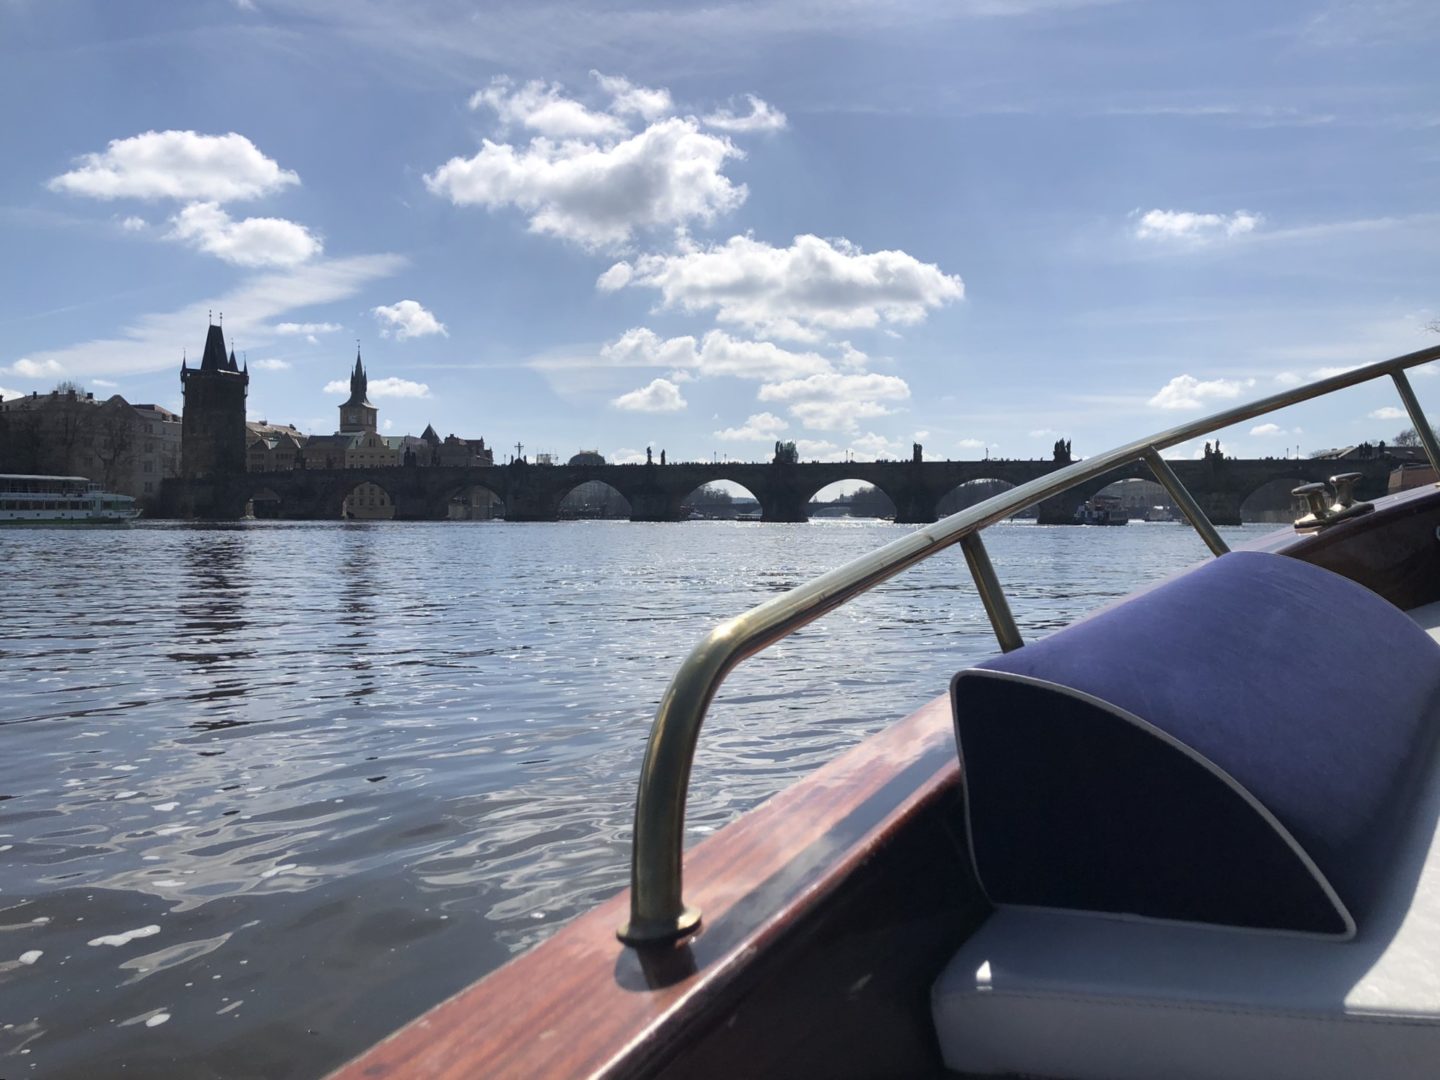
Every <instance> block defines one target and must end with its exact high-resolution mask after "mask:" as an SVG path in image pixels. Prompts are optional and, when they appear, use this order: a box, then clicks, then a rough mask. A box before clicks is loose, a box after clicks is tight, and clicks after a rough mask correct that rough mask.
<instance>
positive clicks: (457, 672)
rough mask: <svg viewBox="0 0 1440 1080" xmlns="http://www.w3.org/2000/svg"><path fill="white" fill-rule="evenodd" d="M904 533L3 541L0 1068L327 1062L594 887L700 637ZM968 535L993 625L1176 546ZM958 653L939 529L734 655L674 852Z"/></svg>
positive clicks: (1087, 593)
mask: <svg viewBox="0 0 1440 1080" xmlns="http://www.w3.org/2000/svg"><path fill="white" fill-rule="evenodd" d="M1268 528H1271V526H1246V527H1243V528H1240V529H1222V530H1221V532H1222V534H1223V535H1226V536H1227V537H1229V538H1230V539H1231V541H1232V542H1236V541H1239V540H1243V539H1245V538H1248V537H1253V536H1256V535H1260V534H1263V532H1264V531H1266V530H1267V529H1268ZM907 531H908V527H906V526H896V525H893V524H889V523H885V522H862V521H828V522H820V521H817V522H813V523H811V524H809V525H761V524H757V523H745V522H728V523H727V522H686V523H682V524H678V525H665V524H660V525H645V524H630V523H625V522H573V523H561V524H536V525H515V524H505V523H498V522H497V523H484V524H467V523H453V524H452V523H413V524H397V523H389V522H385V523H374V524H362V523H281V522H251V523H245V524H240V525H235V526H209V527H205V526H192V525H181V524H168V523H161V522H154V523H146V524H143V525H138V526H135V527H132V528H129V529H123V530H115V531H89V530H7V531H4V532H0V573H3V589H4V596H5V607H4V610H5V618H4V620H3V622H0V686H3V695H0V1076H5V1077H7V1078H10V1077H21V1076H37V1077H47V1078H48V1077H77V1078H78V1077H95V1076H102V1075H103V1076H113V1075H134V1076H140V1077H147V1078H168V1077H177V1078H178V1077H184V1078H197V1077H227V1078H234V1077H267V1078H277V1077H297V1078H309V1077H316V1076H319V1075H321V1074H323V1073H324V1072H325V1071H326V1070H327V1069H329V1068H331V1067H333V1066H335V1065H338V1064H340V1063H341V1062H342V1061H344V1060H345V1059H347V1058H348V1057H350V1056H352V1055H353V1054H355V1053H357V1052H358V1051H360V1050H361V1049H363V1048H365V1047H366V1046H368V1045H370V1044H371V1043H372V1042H374V1041H376V1040H378V1039H379V1038H381V1037H382V1036H383V1035H385V1034H386V1033H388V1032H389V1031H390V1030H392V1029H393V1028H395V1027H396V1026H398V1025H400V1024H401V1023H403V1022H404V1021H406V1020H408V1019H410V1018H412V1017H414V1016H416V1015H417V1014H419V1013H420V1012H422V1011H423V1010H424V1009H426V1008H427V1007H429V1006H430V1005H433V1004H435V1003H437V1002H438V1001H440V1000H441V999H443V998H444V997H446V996H448V995H450V994H451V993H453V992H454V991H456V990H458V989H460V988H461V987H462V986H464V985H465V984H467V983H468V982H470V981H472V980H473V979H475V978H477V977H479V976H480V975H482V974H484V973H485V972H486V971H489V970H492V969H493V968H495V967H497V966H498V965H500V964H501V963H503V962H504V961H505V960H506V959H508V958H509V957H510V956H512V955H514V954H515V953H517V952H519V951H521V950H523V949H525V948H527V947H528V946H530V945H532V944H534V943H535V942H537V941H539V940H541V939H542V938H544V937H545V936H546V935H547V934H549V933H550V932H552V931H553V929H554V928H555V927H556V926H558V925H560V924H561V923H563V922H564V921H565V920H566V919H567V918H569V917H571V916H573V915H574V914H576V913H577V912H579V911H581V910H584V909H585V908H587V907H589V906H591V905H592V904H594V903H595V902H596V901H598V900H600V899H602V898H604V897H606V896H608V895H610V894H612V893H614V892H615V891H616V890H617V889H618V888H620V887H621V886H622V885H623V884H624V883H625V881H626V874H627V868H626V860H627V857H628V846H627V843H628V836H629V831H630V815H631V805H632V800H633V797H634V784H635V778H636V775H637V772H638V769H639V763H640V758H641V755H642V753H643V750H644V741H645V737H646V734H647V732H648V728H649V723H650V720H651V718H652V715H653V711H654V706H655V703H656V701H657V700H658V699H659V697H660V695H661V693H662V691H663V690H664V687H665V684H666V682H667V681H668V679H669V677H670V675H671V674H672V673H673V671H674V669H675V667H676V666H677V664H678V663H679V662H680V660H681V659H682V658H683V656H684V654H685V652H686V651H687V650H688V649H689V648H690V646H691V645H693V644H694V643H695V642H696V641H697V640H698V639H699V638H700V637H701V636H702V635H703V634H704V632H705V631H706V630H707V629H708V628H709V627H710V626H711V625H713V624H714V623H715V622H717V621H719V620H720V619H722V618H725V617H727V616H730V615H733V614H736V613H738V612H739V611H742V610H744V609H745V608H747V607H749V606H752V605H753V604H755V603H758V602H760V601H761V600H763V599H765V598H767V597H769V596H771V595H773V594H775V593H776V592H779V591H782V590H784V589H787V588H790V587H791V586H793V585H796V584H798V583H800V582H802V581H804V580H805V579H807V578H809V577H811V576H813V575H815V574H818V573H820V572H822V571H824V570H826V569H829V568H831V567H833V566H836V565H838V564H840V563H842V562H844V561H846V560H847V559H850V558H853V557H855V556H858V555H860V554H863V553H864V552H866V551H869V550H871V549H873V548H874V547H876V546H878V545H880V544H881V543H883V542H885V541H888V540H890V539H892V538H894V537H897V536H900V535H903V534H904V533H905V532H907ZM986 536H987V544H988V547H989V549H990V553H991V556H992V559H993V561H994V563H995V565H996V569H997V571H998V573H999V576H1000V578H1001V580H1002V582H1004V584H1005V586H1006V588H1007V592H1008V595H1009V597H1010V602H1011V606H1012V608H1013V610H1014V613H1015V616H1016V619H1017V621H1018V623H1019V624H1020V627H1021V630H1022V632H1023V633H1025V634H1026V635H1027V637H1036V636H1040V635H1043V634H1045V633H1048V632H1050V631H1051V630H1053V629H1054V628H1056V627H1059V626H1061V625H1064V624H1065V623H1066V622H1068V621H1070V620H1071V619H1073V618H1074V617H1075V616H1077V615H1079V614H1082V613H1084V612H1086V611H1088V610H1090V609H1092V608H1094V607H1095V606H1096V605H1098V604H1099V603H1101V602H1103V601H1104V600H1106V599H1108V598H1111V597H1114V596H1118V595H1121V594H1123V593H1125V592H1127V591H1129V590H1130V589H1132V588H1134V587H1136V586H1137V585H1139V584H1141V583H1143V582H1145V581H1148V580H1152V579H1154V578H1156V577H1159V576H1161V575H1164V574H1167V573H1170V572H1172V571H1174V570H1176V569H1178V568H1180V567H1182V566H1184V565H1186V564H1188V563H1191V562H1194V561H1196V560H1198V559H1200V558H1203V557H1204V556H1205V554H1206V552H1205V550H1204V548H1203V546H1202V545H1201V543H1200V542H1199V540H1198V539H1197V538H1196V537H1195V535H1194V534H1193V532H1191V530H1189V529H1188V528H1187V527H1185V526H1182V525H1168V524H1167V525H1157V524H1143V523H1136V524H1132V525H1131V526H1129V527H1127V528H1123V529H1094V528H1091V529H1086V528H1042V527H1039V526H1036V525H1033V524H1024V523H1013V524H1003V525H1000V526H997V527H995V528H993V529H991V530H990V531H989V532H988V533H987V534H986ZM993 651H994V645H993V639H992V638H991V635H990V630H989V625H988V623H987V621H986V619H985V615H984V612H983V610H982V609H981V607H980V605H979V602H978V600H977V599H976V597H975V593H974V590H973V588H972V587H971V585H970V583H969V578H968V575H967V573H966V571H965V568H964V559H963V558H962V556H961V555H960V553H959V551H958V549H955V550H953V551H950V552H946V553H943V554H941V555H940V556H938V557H936V558H934V559H932V560H930V561H929V562H928V563H926V564H923V565H921V566H920V567H917V568H916V569H914V570H911V571H910V572H908V573H906V574H905V575H902V576H901V577H900V578H898V579H895V580H893V581H891V582H888V583H886V584H885V585H883V586H881V587H880V588H879V589H877V590H876V591H875V592H873V593H872V594H870V595H867V596H865V597H862V598H860V599H859V600H857V601H855V602H854V603H852V604H850V605H849V606H847V607H846V608H843V609H841V610H840V611H838V612H835V613H833V614H831V615H830V616H828V617H827V618H826V619H824V620H822V621H821V622H820V623H817V624H814V625H813V626H811V627H808V628H806V629H805V630H804V631H802V632H801V633H799V634H797V635H796V636H795V637H793V638H791V639H789V640H787V641H785V642H782V643H781V644H780V645H778V646H776V647H775V648H773V649H771V650H770V651H769V652H767V653H765V654H763V655H762V656H760V657H757V658H755V659H753V660H751V661H750V662H748V663H747V664H745V665H743V666H742V667H741V668H740V669H739V670H738V671H737V672H736V673H735V674H734V675H732V677H731V678H730V680H729V681H728V682H727V683H726V685H725V688H724V689H723V690H722V692H721V697H720V699H719V701H718V702H717V704H716V706H715V708H714V709H713V710H712V713H711V716H710V718H709V720H708V722H707V726H706V729H705V731H704V733H703V735H702V737H701V745H700V751H699V754H698V755H697V761H696V773H695V781H694V783H693V785H692V791H691V801H690V812H689V815H688V819H687V822H688V828H689V832H690V836H691V839H692V840H693V839H695V838H699V837H701V836H703V835H705V834H707V833H709V832H713V831H714V830H715V829H717V828H719V827H720V826H722V825H723V824H725V823H726V822H728V821H730V820H732V819H733V818H734V817H736V816H737V815H738V814H739V813H741V812H742V811H744V810H745V809H747V808H749V807H752V806H754V805H756V804H757V803H758V802H760V801H762V800H763V799H765V798H766V797H767V796H769V795H771V794H773V793H774V792H775V791H777V790H779V789H780V788H781V787H783V786H785V785H786V784H788V783H789V782H791V781H792V780H793V779H794V778H795V777H797V776H799V775H802V774H804V773H805V772H806V771H808V770H810V769H813V768H814V767H816V766H817V765H819V764H820V763H822V762H824V761H827V760H829V759H831V758H833V757H834V756H835V755H836V754H837V753H838V752H839V751H841V750H843V749H844V748H846V747H848V746H851V745H853V744H854V743H856V742H857V741H859V740H860V739H861V738H863V737H864V736H865V735H868V734H870V733H872V732H874V731H876V730H878V729H879V728H881V727H883V726H885V725H886V724H887V723H889V722H890V721H893V720H894V719H897V718H898V717H900V716H902V715H904V714H905V713H906V712H908V711H910V710H911V709H913V708H915V707H916V706H918V705H920V704H922V703H923V702H925V701H927V700H929V699H930V698H931V697H933V696H935V695H936V694H939V693H941V692H943V691H944V689H945V686H946V682H947V680H948V679H949V677H950V675H951V674H953V672H954V671H955V670H956V669H957V668H959V667H961V666H963V665H964V664H965V663H967V662H970V661H973V660H976V659H978V658H980V657H983V656H985V655H988V654H989V653H991V652H993Z"/></svg>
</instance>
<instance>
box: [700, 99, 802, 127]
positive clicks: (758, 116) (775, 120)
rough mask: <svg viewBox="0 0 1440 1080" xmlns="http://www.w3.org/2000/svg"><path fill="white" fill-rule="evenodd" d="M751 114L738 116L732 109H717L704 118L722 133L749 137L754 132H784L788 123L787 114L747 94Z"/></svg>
mask: <svg viewBox="0 0 1440 1080" xmlns="http://www.w3.org/2000/svg"><path fill="white" fill-rule="evenodd" d="M745 97H746V99H747V100H748V101H749V102H750V112H749V113H746V114H742V115H740V116H736V115H735V113H734V112H732V111H731V110H730V109H716V110H715V111H714V112H713V113H710V114H709V115H708V116H706V117H704V120H705V123H706V124H708V125H709V126H710V127H713V128H719V129H720V130H721V131H729V132H733V133H735V134H737V135H748V134H750V133H751V132H754V131H784V130H785V125H786V123H787V121H786V119H785V114H784V113H783V112H781V111H780V110H779V109H777V108H775V106H773V105H770V104H768V103H766V102H764V101H761V100H760V99H759V98H758V97H756V96H755V95H754V94H746V95H745Z"/></svg>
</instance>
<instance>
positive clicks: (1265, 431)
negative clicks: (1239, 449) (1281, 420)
mask: <svg viewBox="0 0 1440 1080" xmlns="http://www.w3.org/2000/svg"><path fill="white" fill-rule="evenodd" d="M1250 434H1251V435H1256V436H1260V437H1264V436H1266V435H1284V434H1285V429H1284V428H1282V427H1281V426H1280V425H1279V424H1256V425H1255V426H1254V427H1252V428H1251V429H1250Z"/></svg>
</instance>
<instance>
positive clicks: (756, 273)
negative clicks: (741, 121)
mask: <svg viewBox="0 0 1440 1080" xmlns="http://www.w3.org/2000/svg"><path fill="white" fill-rule="evenodd" d="M597 284H599V285H600V287H601V288H602V289H608V288H620V287H623V286H626V285H629V286H642V285H643V286H647V287H649V288H653V289H656V290H658V291H659V293H660V296H661V301H662V304H663V306H665V307H673V308H680V309H681V310H683V311H687V312H697V311H704V310H712V309H713V310H714V311H715V317H716V318H717V319H719V320H720V321H721V322H732V323H738V324H740V325H742V326H744V327H747V328H749V329H751V330H754V331H756V332H761V333H766V334H772V335H775V336H778V337H785V338H790V339H793V340H800V341H813V340H815V339H817V338H819V337H820V336H822V334H823V333H824V332H827V331H832V330H845V329H853V328H865V327H874V326H878V325H880V324H882V323H891V324H900V325H904V324H912V323H918V322H920V321H922V320H923V319H924V318H925V316H926V314H927V313H928V312H929V311H930V310H932V309H934V308H938V307H941V306H942V305H944V304H947V303H949V302H951V301H953V300H959V299H961V298H963V297H964V295H965V286H964V284H963V283H962V282H961V280H960V278H959V277H956V276H954V275H949V274H945V273H943V272H942V271H941V270H940V268H939V267H937V266H935V265H934V264H931V263H922V262H920V261H919V260H918V259H916V258H914V257H913V256H911V255H908V254H906V253H905V252H903V251H875V252H870V253H868V254H867V253H866V252H863V251H861V250H860V249H859V248H858V247H856V246H855V245H854V244H851V243H850V242H849V241H847V240H843V239H839V240H824V239H821V238H820V237H818V236H797V237H795V239H794V242H793V243H792V244H791V245H790V246H789V247H788V248H777V247H774V246H772V245H770V244H767V243H765V242H764V241H761V240H756V239H754V238H753V237H750V236H732V237H731V238H730V239H729V240H727V241H726V242H725V243H723V244H717V245H714V246H711V247H697V246H694V245H689V246H687V247H685V248H683V249H682V250H681V251H679V252H676V253H674V254H657V255H645V256H642V257H641V258H638V259H636V260H635V261H634V262H633V264H632V263H625V262H621V263H617V264H616V265H615V266H612V267H611V268H610V269H609V270H607V271H605V273H604V274H603V275H601V278H600V281H599V282H598V283H597Z"/></svg>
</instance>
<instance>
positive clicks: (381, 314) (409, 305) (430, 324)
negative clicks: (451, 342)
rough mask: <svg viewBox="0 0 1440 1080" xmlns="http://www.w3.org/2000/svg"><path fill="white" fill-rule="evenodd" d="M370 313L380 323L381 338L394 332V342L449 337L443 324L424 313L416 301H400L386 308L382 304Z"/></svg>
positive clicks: (431, 315)
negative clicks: (430, 336)
mask: <svg viewBox="0 0 1440 1080" xmlns="http://www.w3.org/2000/svg"><path fill="white" fill-rule="evenodd" d="M371 311H372V313H373V314H374V316H375V318H376V319H378V320H379V321H380V324H381V330H380V336H381V337H389V336H390V331H391V330H393V331H394V332H395V340H396V341H405V340H407V339H409V338H416V337H426V336H427V335H429V334H442V335H444V336H445V337H449V336H450V331H448V330H446V329H445V324H444V323H442V322H441V321H440V320H439V319H437V318H435V316H434V314H433V313H432V312H429V311H426V310H425V308H424V307H422V306H421V305H420V303H419V301H417V300H401V301H400V302H399V303H398V304H390V305H388V306H386V305H383V304H382V305H381V306H380V307H377V308H372V309H371Z"/></svg>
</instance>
